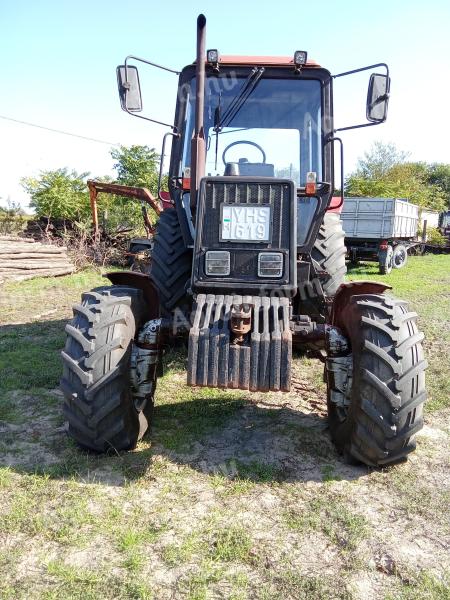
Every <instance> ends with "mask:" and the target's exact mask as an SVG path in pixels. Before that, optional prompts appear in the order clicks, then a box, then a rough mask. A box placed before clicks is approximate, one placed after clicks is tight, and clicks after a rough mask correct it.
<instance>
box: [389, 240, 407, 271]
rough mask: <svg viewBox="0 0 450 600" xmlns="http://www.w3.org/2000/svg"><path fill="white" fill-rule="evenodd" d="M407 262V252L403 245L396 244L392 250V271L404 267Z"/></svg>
mask: <svg viewBox="0 0 450 600" xmlns="http://www.w3.org/2000/svg"><path fill="white" fill-rule="evenodd" d="M407 261H408V251H407V249H406V246H404V245H403V244H398V246H395V248H394V255H393V257H392V266H393V267H394V269H401V268H402V267H404V266H405V265H406V263H407Z"/></svg>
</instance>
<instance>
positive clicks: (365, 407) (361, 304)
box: [328, 295, 427, 467]
mask: <svg viewBox="0 0 450 600" xmlns="http://www.w3.org/2000/svg"><path fill="white" fill-rule="evenodd" d="M416 318H417V315H416V313H413V312H409V311H408V307H407V304H406V303H405V302H403V301H402V300H397V299H395V298H391V297H388V296H384V295H361V296H353V297H352V298H351V299H350V301H349V302H348V303H347V305H346V306H344V307H343V308H342V311H341V317H340V324H341V327H342V328H343V329H344V332H345V334H346V335H347V337H348V339H349V340H350V344H351V350H352V358H353V360H352V362H353V366H352V368H351V367H350V368H348V370H347V379H346V381H345V382H342V379H340V381H339V383H340V385H338V386H336V379H335V381H334V382H333V381H331V378H330V377H328V380H329V381H328V420H329V427H330V431H331V436H332V438H333V440H334V442H335V443H336V446H337V448H338V450H340V451H341V452H342V453H344V455H345V456H346V457H347V458H349V459H353V460H356V461H358V462H362V463H365V464H366V465H370V466H374V467H378V466H382V465H386V464H389V463H395V462H400V461H403V460H405V459H406V456H407V455H408V454H409V453H410V452H411V451H412V450H414V449H415V441H414V435H415V434H416V433H417V432H418V431H419V430H420V429H421V428H422V426H423V419H422V410H423V403H424V401H425V397H426V392H425V368H426V366H427V363H426V361H425V360H424V357H423V348H422V343H421V342H422V340H423V337H424V336H423V334H422V333H420V332H419V331H418V329H417V325H416ZM338 388H339V389H338ZM342 390H345V393H344V392H343V391H342Z"/></svg>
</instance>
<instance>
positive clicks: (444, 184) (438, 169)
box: [428, 163, 450, 208]
mask: <svg viewBox="0 0 450 600" xmlns="http://www.w3.org/2000/svg"><path fill="white" fill-rule="evenodd" d="M428 182H429V183H430V184H432V185H437V186H438V187H440V188H441V190H442V191H443V192H444V195H445V196H446V198H447V207H448V208H450V165H448V164H444V163H433V164H431V165H428Z"/></svg>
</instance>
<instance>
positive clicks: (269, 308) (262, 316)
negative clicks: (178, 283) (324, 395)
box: [187, 294, 292, 392]
mask: <svg viewBox="0 0 450 600" xmlns="http://www.w3.org/2000/svg"><path fill="white" fill-rule="evenodd" d="M289 308H290V306H289V299H288V298H270V297H267V296H262V297H261V296H236V295H235V296H232V295H216V294H199V295H198V296H197V298H196V306H195V313H194V322H193V326H192V327H191V329H190V332H189V353H188V374H187V383H188V385H191V386H205V387H219V388H231V389H242V390H251V391H259V392H268V391H289V390H290V387H291V365H292V333H291V329H290V323H289Z"/></svg>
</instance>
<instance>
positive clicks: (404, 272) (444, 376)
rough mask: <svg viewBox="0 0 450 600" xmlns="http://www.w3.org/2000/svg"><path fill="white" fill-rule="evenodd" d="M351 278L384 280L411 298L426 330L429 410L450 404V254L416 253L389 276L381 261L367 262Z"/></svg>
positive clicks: (411, 302)
mask: <svg viewBox="0 0 450 600" xmlns="http://www.w3.org/2000/svg"><path fill="white" fill-rule="evenodd" d="M348 279H349V280H358V279H367V280H373V281H382V282H383V283H387V284H389V285H391V286H392V288H393V289H392V293H394V294H395V295H396V296H398V297H399V298H402V299H404V300H408V302H409V303H410V306H411V308H412V310H414V311H416V312H417V313H418V315H419V327H420V329H422V331H423V332H424V333H425V351H426V353H427V359H428V361H429V368H428V371H427V386H428V393H429V399H428V402H427V405H426V406H427V410H428V411H436V410H439V409H441V408H444V407H448V406H450V360H449V356H448V335H449V331H450V255H437V256H434V255H425V256H412V257H410V258H409V260H408V263H407V264H406V266H405V267H404V268H402V269H394V270H393V271H392V272H391V273H390V275H387V276H383V275H379V274H378V266H377V265H374V264H370V263H366V264H364V265H363V266H360V267H357V268H354V269H351V270H349V273H348Z"/></svg>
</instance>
